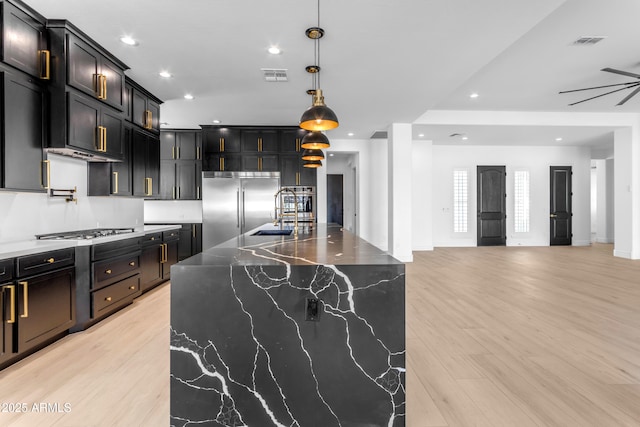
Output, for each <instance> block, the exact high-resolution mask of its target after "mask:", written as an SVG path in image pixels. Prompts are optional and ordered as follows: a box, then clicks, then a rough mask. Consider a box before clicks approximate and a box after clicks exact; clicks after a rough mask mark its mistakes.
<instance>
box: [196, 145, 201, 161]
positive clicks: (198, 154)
mask: <svg viewBox="0 0 640 427" xmlns="http://www.w3.org/2000/svg"><path fill="white" fill-rule="evenodd" d="M200 156H201V154H200V147H196V160H200Z"/></svg>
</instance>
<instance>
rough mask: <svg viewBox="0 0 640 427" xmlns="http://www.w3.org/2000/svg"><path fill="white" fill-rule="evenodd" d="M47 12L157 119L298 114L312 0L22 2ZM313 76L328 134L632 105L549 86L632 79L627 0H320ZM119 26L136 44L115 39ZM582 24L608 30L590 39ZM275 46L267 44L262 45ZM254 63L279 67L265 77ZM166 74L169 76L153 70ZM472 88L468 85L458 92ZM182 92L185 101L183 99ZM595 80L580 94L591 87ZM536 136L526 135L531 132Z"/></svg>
mask: <svg viewBox="0 0 640 427" xmlns="http://www.w3.org/2000/svg"><path fill="white" fill-rule="evenodd" d="M26 2H27V3H28V4H29V5H30V6H32V7H33V8H34V9H36V10H37V11H39V12H40V13H41V14H43V15H44V16H46V17H48V18H64V19H68V20H69V21H71V22H72V23H74V24H75V25H76V26H78V27H79V28H81V29H82V30H84V31H85V32H86V33H88V34H89V35H90V36H91V37H93V38H94V39H95V40H96V41H97V42H98V43H100V44H101V45H103V46H104V47H105V48H106V49H107V50H109V51H111V52H112V53H113V54H114V55H116V56H117V57H119V58H121V59H122V60H123V61H124V62H125V63H126V64H128V65H129V66H130V67H131V70H129V71H128V72H127V74H128V75H129V76H131V77H132V78H133V79H134V80H136V81H137V82H138V83H140V84H141V85H142V86H144V87H146V88H147V89H149V90H150V91H151V92H152V93H154V94H156V95H157V96H158V97H159V98H161V99H162V100H164V101H165V103H164V104H163V105H162V110H161V120H162V121H163V122H168V127H172V128H183V127H197V126H198V125H206V124H212V121H213V120H214V119H219V120H221V121H222V123H223V124H228V125H237V124H247V125H248V124H254V125H297V123H298V119H299V118H300V115H301V114H302V112H303V111H304V110H305V109H306V108H307V107H308V106H309V105H310V103H311V98H310V97H309V96H308V95H307V94H306V90H307V89H309V88H311V77H310V75H309V74H307V73H306V72H305V71H304V68H305V66H306V65H310V64H312V63H313V42H312V41H310V40H309V39H307V38H306V36H305V35H304V31H305V29H306V28H308V27H311V26H314V25H316V23H317V0H274V1H271V2H265V1H264V0H108V1H104V0H102V1H95V0H56V1H51V0H26ZM320 13H321V15H320V26H321V27H323V28H324V29H325V31H326V34H325V37H324V38H323V39H322V40H321V43H320V47H321V62H320V65H321V67H322V72H321V88H322V89H323V91H324V93H325V101H326V103H327V105H328V106H329V107H331V108H332V109H333V110H334V111H335V112H336V114H337V115H338V118H339V119H340V127H339V128H338V129H335V130H332V131H329V132H328V136H329V138H330V139H334V138H337V139H343V138H348V136H347V133H348V132H353V133H354V134H355V135H354V136H353V137H354V138H364V139H366V138H369V137H370V136H371V135H372V134H373V133H374V131H376V130H386V129H387V128H388V126H389V125H390V124H391V123H394V122H400V123H412V122H413V121H415V120H416V119H417V118H418V117H420V116H422V115H423V114H424V113H425V112H427V111H430V110H489V111H527V112H532V111H559V112H566V111H577V112H585V111H589V112H593V111H597V112H640V94H639V95H638V96H637V97H636V98H634V99H632V100H630V101H629V102H628V103H627V104H626V105H624V106H615V104H616V103H617V102H618V101H620V100H621V99H622V98H623V97H624V96H625V95H626V93H628V92H620V93H618V94H612V95H608V96H605V97H602V98H600V99H598V100H594V101H590V102H586V103H583V104H579V105H577V106H573V107H569V106H568V105H567V104H569V103H570V102H574V101H577V100H580V99H583V98H585V97H587V96H592V94H591V93H590V92H584V96H583V95H582V94H566V95H559V94H558V91H560V90H567V89H575V88H581V87H587V86H596V85H605V84H614V83H621V82H625V81H630V80H633V79H632V78H627V77H624V76H619V75H615V74H611V73H606V72H602V71H600V69H602V68H604V67H611V68H616V69H621V70H625V71H630V72H636V73H640V52H638V53H636V51H637V48H638V41H639V40H640V25H638V23H637V20H638V17H639V16H640V1H638V0H608V1H606V2H605V1H603V0H566V1H565V0H537V1H531V0H482V1H480V0H395V1H388V0H384V1H383V0H351V1H348V2H345V1H339V0H321V3H320ZM122 35H131V36H133V37H134V38H136V39H138V40H139V45H138V46H136V47H130V46H126V45H123V44H122V43H121V42H120V41H119V38H120V37H121V36H122ZM581 36H607V38H606V39H604V40H603V41H602V42H600V43H599V44H596V45H594V46H591V47H585V46H574V45H572V42H573V41H574V40H576V39H577V38H579V37H581ZM271 45H277V46H278V47H280V48H281V49H282V53H281V54H280V55H277V56H273V55H270V54H268V53H267V48H268V47H269V46H271ZM261 68H286V69H287V70H288V75H289V81H288V82H284V83H268V82H264V81H263V80H262V73H261V71H260V69H261ZM163 69H166V70H168V71H170V72H171V73H173V77H172V78H171V79H169V80H166V79H162V78H161V77H159V76H158V72H159V71H160V70H163ZM471 92H477V93H479V94H480V96H479V97H478V98H476V99H471V98H469V94H470V93H471ZM185 93H191V94H193V95H194V97H195V99H193V100H191V101H188V100H185V99H184V98H183V96H184V94H185ZM597 93H599V92H595V93H593V95H595V94H597ZM558 131H562V135H561V136H562V137H563V138H564V141H563V143H568V142H575V143H579V144H586V145H590V146H599V145H600V144H609V145H610V144H611V141H612V136H611V135H612V134H611V132H612V129H606V128H595V127H589V128H586V127H584V128H583V127H575V126H574V127H567V128H566V129H558V128H555V129H554V128H547V127H539V126H538V127H531V128H528V129H526V128H521V127H516V126H508V127H505V126H502V127H498V128H496V127H494V126H485V127H482V126H452V125H447V126H444V125H441V126H439V125H416V126H414V137H416V138H418V137H417V135H418V134H420V133H422V134H425V136H424V137H423V138H425V139H430V140H433V141H434V142H435V143H436V144H445V143H451V141H452V138H450V137H449V135H450V134H451V133H454V132H457V133H466V134H468V135H469V137H470V139H469V140H470V141H471V140H473V141H474V143H489V144H495V145H501V144H507V143H510V144H511V143H515V144H525V143H526V144H534V145H535V144H536V143H539V141H542V140H543V139H544V140H549V139H550V138H552V136H553V139H554V140H555V137H556V136H558ZM536 141H538V142H536Z"/></svg>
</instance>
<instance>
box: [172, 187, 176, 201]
mask: <svg viewBox="0 0 640 427" xmlns="http://www.w3.org/2000/svg"><path fill="white" fill-rule="evenodd" d="M171 198H172V199H173V200H175V199H176V187H172V188H171Z"/></svg>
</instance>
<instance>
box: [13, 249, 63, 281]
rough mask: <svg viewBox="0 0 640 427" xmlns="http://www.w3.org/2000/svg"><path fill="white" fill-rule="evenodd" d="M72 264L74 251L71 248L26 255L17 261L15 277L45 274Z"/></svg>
mask: <svg viewBox="0 0 640 427" xmlns="http://www.w3.org/2000/svg"><path fill="white" fill-rule="evenodd" d="M74 262H75V249H73V248H70V249H60V250H58V251H51V252H42V253H39V254H35V255H27V256H23V257H19V258H18V259H17V263H16V265H17V276H18V277H25V276H32V275H34V274H40V273H45V272H47V271H53V270H56V269H58V268H61V267H67V266H70V265H73V263H74Z"/></svg>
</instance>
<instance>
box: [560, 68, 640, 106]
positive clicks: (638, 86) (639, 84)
mask: <svg viewBox="0 0 640 427" xmlns="http://www.w3.org/2000/svg"><path fill="white" fill-rule="evenodd" d="M600 71H606V72H608V73H614V74H621V75H623V76H627V77H633V78H635V79H637V80H635V81H631V82H626V83H617V84H613V85H604V86H593V87H586V88H584V89H573V90H564V91H562V92H558V93H570V92H580V91H583V90H592V89H603V88H607V87H614V86H623V87H621V88H618V89H614V90H612V91H609V92H606V93H602V94H600V95H596V96H592V97H591V98H587V99H583V100H582V101H578V102H574V103H571V104H569V106H571V105H576V104H580V103H582V102H586V101H590V100H592V99H596V98H600V97H601V96H605V95H609V94H611V93H615V92H620V91H622V90H626V89H633V88H635V89H634V90H633V91H632V92H631V93H630V94H629V95H627V96H625V97H624V99H622V101H620V102H618V103H617V104H616V105H622V104H624V103H625V102H627V101H628V100H630V99H631V98H632V97H633V96H634V95H636V94H637V93H638V92H640V74H635V73H630V72H628V71H621V70H616V69H613V68H603V69H602V70H600Z"/></svg>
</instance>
